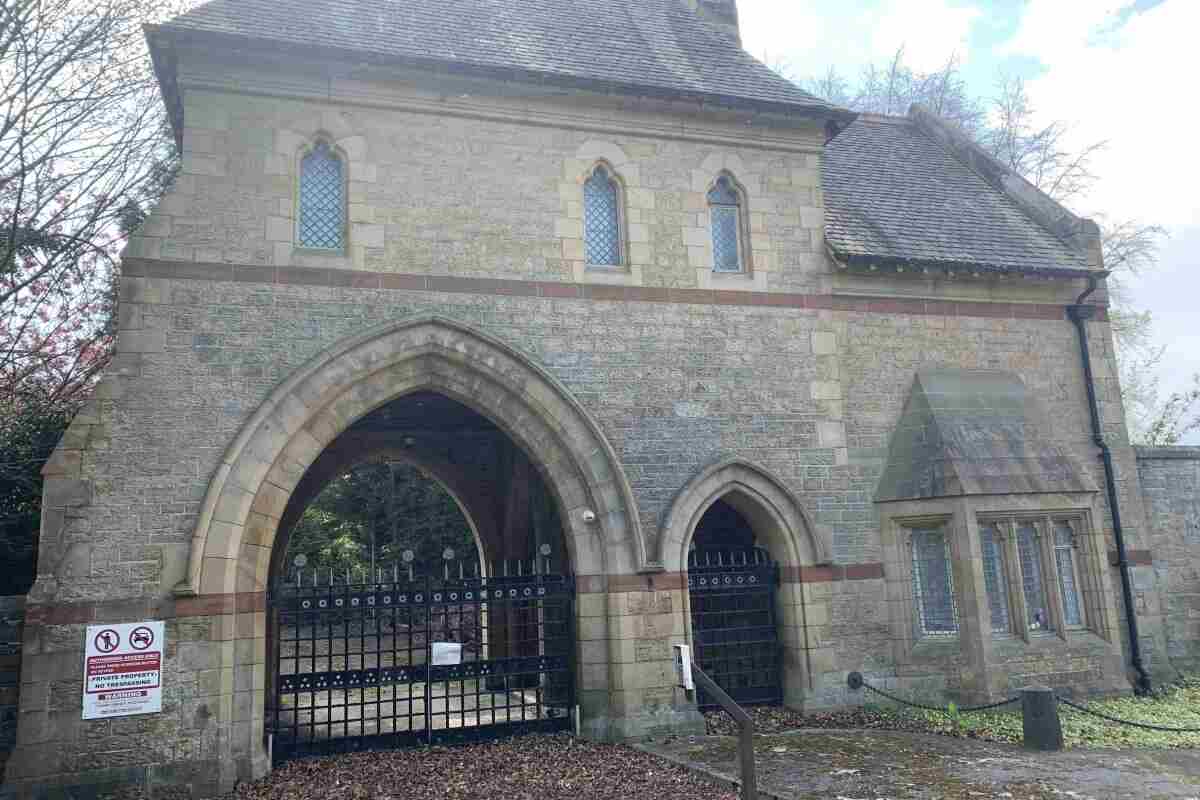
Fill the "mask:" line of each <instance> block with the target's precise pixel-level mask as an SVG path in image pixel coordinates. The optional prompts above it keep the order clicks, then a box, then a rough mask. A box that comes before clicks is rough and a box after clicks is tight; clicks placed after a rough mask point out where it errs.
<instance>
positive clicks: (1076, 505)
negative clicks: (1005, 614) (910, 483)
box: [880, 493, 1113, 666]
mask: <svg viewBox="0 0 1200 800" xmlns="http://www.w3.org/2000/svg"><path fill="white" fill-rule="evenodd" d="M1093 499H1094V498H1093V497H1092V495H1090V494H1087V493H1085V494H1071V495H1061V494H1056V495H1030V496H1000V497H998V496H991V497H942V498H930V499H925V500H908V501H897V502H891V503H884V504H881V505H880V532H881V535H882V544H883V548H884V570H885V572H886V574H887V576H888V577H887V586H888V600H889V603H890V605H891V608H892V612H891V626H892V630H893V640H894V641H895V643H896V655H897V659H898V660H899V661H901V662H904V661H909V662H925V661H928V660H930V659H933V660H937V659H941V658H944V657H947V656H951V655H955V654H959V653H962V655H964V656H965V655H967V654H968V652H969V651H975V650H977V649H978V648H979V647H981V646H982V647H984V650H987V651H990V645H991V642H993V641H997V642H1014V643H1020V645H1021V646H1023V647H1027V648H1042V647H1045V646H1052V647H1053V646H1056V645H1065V644H1067V643H1068V642H1070V641H1074V640H1075V639H1076V637H1079V636H1084V637H1093V636H1094V637H1096V638H1098V639H1101V640H1104V641H1106V642H1109V643H1110V644H1111V643H1112V642H1113V635H1112V630H1111V626H1112V624H1113V620H1112V619H1111V618H1110V617H1111V614H1110V610H1111V609H1109V604H1110V602H1111V598H1108V597H1107V596H1106V590H1105V586H1104V579H1105V576H1106V575H1107V572H1106V570H1105V563H1106V562H1105V560H1104V557H1103V556H1104V555H1105V553H1106V552H1107V551H1106V549H1105V546H1104V543H1103V541H1102V539H1101V537H1100V534H1099V533H1097V532H1096V528H1095V527H1094V523H1093V520H1094V518H1095V513H1096V512H1095V509H1094V508H1093V507H1092V505H1091V503H1092V501H1093ZM1018 517H1019V518H1051V519H1053V518H1058V519H1070V520H1073V521H1078V525H1079V527H1078V529H1077V531H1076V537H1077V541H1078V543H1079V544H1078V546H1077V549H1076V572H1077V574H1078V576H1079V585H1078V587H1077V590H1078V592H1079V596H1080V602H1081V604H1082V605H1083V606H1084V607H1085V609H1086V610H1085V611H1084V615H1085V619H1086V621H1087V624H1086V626H1085V627H1071V628H1064V627H1062V626H1057V628H1056V630H1055V631H1054V632H1053V633H1050V632H1047V633H1034V634H1033V635H1029V634H1028V633H1027V632H1026V634H1025V635H1014V636H993V635H992V634H991V625H990V624H989V622H990V615H989V612H988V608H989V607H988V606H987V602H988V601H987V596H986V589H985V586H984V581H983V574H982V570H983V558H982V536H981V534H980V530H979V525H980V523H981V521H986V520H990V519H998V518H1000V519H1003V518H1008V519H1012V518H1018ZM937 522H941V523H943V524H945V526H946V530H947V535H948V536H949V537H950V538H949V546H950V558H951V566H952V569H953V576H954V577H953V579H954V587H955V592H956V600H957V602H958V609H959V636H957V637H954V636H937V637H921V636H918V635H917V632H916V630H915V620H916V617H915V616H914V615H915V613H916V607H915V602H914V598H913V596H912V574H911V569H912V567H911V563H912V562H911V557H910V555H909V552H908V550H907V548H906V547H903V545H902V543H903V535H904V529H905V528H906V527H907V528H913V527H919V526H922V525H926V526H927V525H930V524H934V523H937ZM1012 557H1015V554H1014V555H1013V556H1012ZM1050 557H1052V554H1051V556H1050ZM968 566H969V567H970V569H969V570H968V569H967V567H968ZM967 572H970V573H971V574H970V575H968V574H966V573H967ZM1051 579H1053V580H1055V581H1057V579H1058V578H1057V573H1054V574H1053V575H1052V576H1050V577H1048V578H1047V580H1051ZM1009 585H1010V586H1014V587H1015V590H1016V591H1018V592H1019V591H1020V587H1019V586H1017V585H1016V584H1015V582H1014V570H1013V568H1012V564H1011V563H1010V564H1009ZM1012 608H1013V607H1012V606H1010V618H1011V619H1013V620H1015V619H1016V616H1015V611H1013V610H1012ZM1021 608H1022V609H1023V607H1021ZM980 625H982V626H983V627H982V628H981V627H980ZM980 631H986V632H987V633H986V635H981V633H980ZM986 658H988V657H985V659H986ZM984 663H986V661H985V662H984ZM981 666H982V664H981Z"/></svg>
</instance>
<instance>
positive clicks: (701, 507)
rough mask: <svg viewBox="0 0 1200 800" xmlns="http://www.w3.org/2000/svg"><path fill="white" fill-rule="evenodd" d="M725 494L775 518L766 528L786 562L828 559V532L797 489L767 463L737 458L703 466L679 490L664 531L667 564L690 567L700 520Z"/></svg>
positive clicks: (778, 555) (663, 553)
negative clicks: (810, 513) (690, 547)
mask: <svg viewBox="0 0 1200 800" xmlns="http://www.w3.org/2000/svg"><path fill="white" fill-rule="evenodd" d="M722 498H726V499H730V500H732V501H733V502H734V503H740V504H745V505H747V506H748V507H749V508H751V509H753V510H754V511H756V512H758V513H759V514H762V515H765V516H766V517H767V518H769V519H770V520H771V523H772V524H770V525H767V526H763V528H764V530H763V531H762V533H763V534H765V535H769V536H772V537H774V538H775V542H774V545H775V547H774V550H776V551H778V552H776V553H775V556H776V558H779V559H780V560H782V561H783V562H784V563H786V564H788V565H789V566H802V565H804V566H811V565H814V564H827V563H829V561H830V548H829V544H828V536H827V535H826V534H825V533H824V532H823V531H821V530H819V529H818V528H817V526H816V525H814V524H813V522H812V520H811V519H810V518H809V516H808V513H807V512H806V511H805V510H804V506H803V504H802V503H801V502H800V499H799V498H798V497H797V496H796V495H795V493H794V492H792V491H791V489H789V488H788V487H787V485H786V484H784V483H783V481H782V480H780V479H779V478H778V477H776V476H775V475H774V474H772V473H771V472H770V471H769V470H767V469H766V468H765V467H762V466H759V465H758V464H755V463H753V462H752V461H748V460H745V459H740V458H733V459H724V460H721V461H718V462H716V463H714V464H710V465H709V466H707V467H705V468H704V469H702V470H700V472H699V473H697V474H696V475H695V476H694V477H693V478H692V480H690V481H689V482H688V484H687V485H686V486H685V487H684V488H683V489H681V490H680V491H679V493H678V494H677V495H676V496H675V499H674V501H673V502H672V504H671V506H670V508H669V509H668V511H667V514H666V516H665V517H664V520H663V524H662V529H661V532H660V536H659V542H660V545H659V548H660V550H659V554H660V557H661V558H662V559H663V562H664V564H665V566H666V567H667V569H670V570H678V571H680V572H682V571H686V569H687V550H688V545H689V544H690V542H691V538H692V534H693V532H694V530H695V527H696V523H697V522H698V521H699V520H700V517H701V516H703V514H704V512H705V511H707V510H708V508H709V507H710V506H711V505H712V504H713V503H715V502H716V501H717V500H720V499H722Z"/></svg>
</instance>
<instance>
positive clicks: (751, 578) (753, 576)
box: [750, 575, 758, 583]
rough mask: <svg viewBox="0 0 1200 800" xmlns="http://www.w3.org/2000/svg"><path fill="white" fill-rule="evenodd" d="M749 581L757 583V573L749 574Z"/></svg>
mask: <svg viewBox="0 0 1200 800" xmlns="http://www.w3.org/2000/svg"><path fill="white" fill-rule="evenodd" d="M750 582H751V583H758V576H757V575H751V576H750Z"/></svg>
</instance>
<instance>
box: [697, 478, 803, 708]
mask: <svg viewBox="0 0 1200 800" xmlns="http://www.w3.org/2000/svg"><path fill="white" fill-rule="evenodd" d="M764 544H765V543H760V542H758V541H757V539H756V537H755V534H754V529H753V527H752V526H751V524H750V523H749V522H748V521H747V520H746V519H745V517H743V516H742V514H741V513H740V512H739V511H738V510H737V509H736V508H735V507H734V506H733V505H731V504H730V503H728V502H726V501H725V500H724V499H718V500H716V501H715V502H713V503H712V505H710V506H709V507H708V509H707V510H706V511H705V512H704V514H703V516H702V517H700V520H699V522H697V523H696V527H695V530H694V532H693V534H692V540H691V545H690V547H689V550H688V559H687V569H688V605H689V612H690V622H691V630H692V648H693V658H694V660H695V661H696V663H697V664H699V666H700V668H701V669H702V670H704V671H705V673H707V674H708V676H709V677H710V678H712V679H713V680H714V681H715V682H716V683H717V685H718V686H720V687H721V688H722V689H724V690H725V692H726V693H727V694H728V695H729V696H730V697H732V698H733V699H734V700H735V701H736V702H738V703H739V704H741V705H747V706H753V705H779V704H780V703H781V702H782V701H783V683H782V665H781V657H782V647H781V644H780V640H779V626H778V624H777V619H776V602H777V601H776V591H777V589H778V584H779V566H778V564H776V563H775V561H774V560H773V559H772V558H771V554H770V551H769V550H768V549H767V548H766V547H765V546H764ZM697 703H698V704H699V706H700V708H701V710H706V709H709V708H715V707H717V703H716V701H715V700H714V699H713V698H711V697H709V696H708V695H707V694H706V693H705V692H703V691H700V692H698V693H697Z"/></svg>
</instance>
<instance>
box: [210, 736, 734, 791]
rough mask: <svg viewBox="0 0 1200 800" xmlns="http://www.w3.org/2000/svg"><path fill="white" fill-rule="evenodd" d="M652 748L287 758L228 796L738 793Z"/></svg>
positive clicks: (532, 746)
mask: <svg viewBox="0 0 1200 800" xmlns="http://www.w3.org/2000/svg"><path fill="white" fill-rule="evenodd" d="M736 797H737V795H736V794H735V793H734V792H732V791H730V790H728V789H724V788H722V787H719V786H716V785H715V784H713V783H711V782H709V781H708V780H706V779H704V778H703V777H701V776H698V775H696V774H694V773H692V772H689V771H688V770H686V769H684V768H682V767H677V766H674V765H672V764H670V763H668V762H667V761H664V760H662V759H660V758H657V757H655V756H652V755H649V754H647V753H643V752H640V751H637V750H634V749H632V748H629V747H624V746H621V745H606V744H596V743H593V742H585V741H582V740H579V739H572V738H571V737H570V736H567V735H566V734H558V735H551V736H522V737H519V738H515V739H506V740H501V741H498V742H485V743H480V744H475V745H467V746H460V747H434V748H429V749H412V750H392V751H387V752H378V753H356V754H354V755H347V756H339V757H334V758H321V759H311V760H306V761H295V762H292V763H289V764H285V765H284V766H282V767H280V768H279V769H277V770H275V771H274V772H273V773H271V775H269V776H268V777H266V778H264V779H262V780H260V781H257V782H255V783H247V784H242V785H240V786H239V787H238V788H237V789H236V790H235V791H234V792H233V794H231V795H227V798H228V800H309V798H312V799H313V800H315V799H316V798H321V799H322V800H325V798H330V799H331V800H335V799H336V800H389V799H390V798H395V799H396V800H400V798H403V800H423V798H444V800H476V799H477V798H478V800H484V799H485V798H486V800H642V798H646V800H668V799H669V800H693V799H694V800H701V799H702V800H736Z"/></svg>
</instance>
